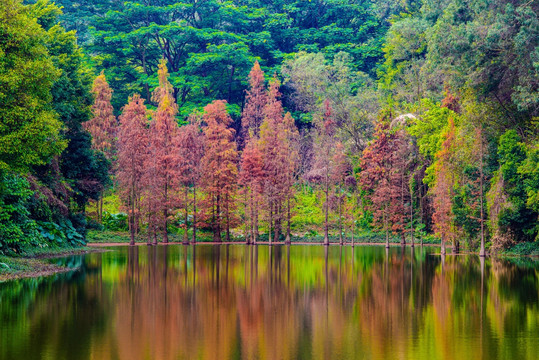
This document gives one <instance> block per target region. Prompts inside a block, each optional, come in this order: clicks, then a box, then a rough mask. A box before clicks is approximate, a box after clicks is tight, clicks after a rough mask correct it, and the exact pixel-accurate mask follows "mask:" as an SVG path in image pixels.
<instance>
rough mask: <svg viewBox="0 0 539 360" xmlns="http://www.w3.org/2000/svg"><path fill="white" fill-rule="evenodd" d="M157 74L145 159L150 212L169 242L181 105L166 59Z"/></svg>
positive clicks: (177, 162)
mask: <svg viewBox="0 0 539 360" xmlns="http://www.w3.org/2000/svg"><path fill="white" fill-rule="evenodd" d="M158 77H159V86H158V87H157V88H156V89H155V91H154V93H153V98H152V99H153V101H155V102H156V103H158V106H157V111H156V112H155V114H154V116H153V119H152V122H151V123H150V139H149V140H150V142H149V156H148V158H147V161H146V166H147V168H148V170H150V171H149V172H148V177H149V179H148V185H149V191H148V193H147V196H148V197H149V199H148V202H149V209H150V213H152V214H153V216H154V217H155V220H156V221H157V222H158V223H160V224H161V230H162V232H163V242H165V243H167V242H168V218H169V215H170V210H171V209H172V208H173V207H174V206H175V204H176V199H175V197H174V194H173V190H174V189H175V187H176V184H177V183H178V164H179V163H180V162H181V160H180V159H179V155H180V152H179V151H178V149H177V145H178V140H177V136H178V123H177V121H176V114H177V113H178V107H177V105H176V102H175V100H174V96H173V95H172V92H173V88H172V85H171V84H170V82H169V81H168V70H167V66H166V63H165V61H164V60H162V61H161V63H160V64H159V70H158ZM152 226H155V225H153V224H152ZM154 243H155V229H154Z"/></svg>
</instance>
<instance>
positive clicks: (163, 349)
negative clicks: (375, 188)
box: [0, 245, 539, 360]
mask: <svg viewBox="0 0 539 360" xmlns="http://www.w3.org/2000/svg"><path fill="white" fill-rule="evenodd" d="M57 261H61V262H63V263H65V264H68V265H69V266H72V267H79V270H77V271H74V272H71V273H65V274H59V275H55V276H52V277H47V278H36V279H25V280H18V281H13V282H8V283H5V284H0V359H395V358H401V359H417V358H428V359H459V360H464V359H505V358H517V359H519V360H520V359H536V358H537V354H539V308H538V306H539V284H538V282H539V266H538V264H537V263H536V262H534V261H524V262H523V261H521V260H518V261H513V262H510V261H508V260H501V259H487V260H483V259H480V258H478V257H476V256H446V257H445V258H441V257H440V256H436V255H434V254H433V253H432V250H431V249H427V248H423V249H422V248H417V249H415V250H414V249H410V248H406V249H404V250H403V249H401V248H391V249H389V250H386V249H385V248H383V247H377V246H366V247H356V248H351V247H337V246H332V247H329V248H325V247H322V246H291V247H286V246H274V247H268V246H258V247H255V246H241V245H221V246H213V245H198V246H196V247H193V246H159V247H134V248H127V247H122V248H116V249H114V251H110V252H105V253H95V254H89V255H86V256H78V257H70V258H65V259H60V260H57Z"/></svg>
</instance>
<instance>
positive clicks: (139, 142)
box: [117, 94, 148, 245]
mask: <svg viewBox="0 0 539 360" xmlns="http://www.w3.org/2000/svg"><path fill="white" fill-rule="evenodd" d="M146 114H147V109H146V106H145V105H144V99H142V98H141V97H140V95H138V94H135V95H133V97H131V98H130V99H129V103H128V104H127V105H126V106H125V107H124V108H123V112H122V115H120V127H119V129H118V152H117V169H118V171H117V181H118V188H119V194H120V197H121V199H122V201H123V203H124V205H125V206H126V208H127V214H128V223H129V233H130V238H131V241H130V245H134V244H135V234H136V232H137V231H138V224H139V216H140V207H141V194H142V179H143V175H144V172H145V169H144V162H145V159H146V155H147V147H148V131H147V120H146Z"/></svg>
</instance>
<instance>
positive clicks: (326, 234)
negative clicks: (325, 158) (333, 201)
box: [324, 175, 329, 245]
mask: <svg viewBox="0 0 539 360" xmlns="http://www.w3.org/2000/svg"><path fill="white" fill-rule="evenodd" d="M325 193H326V203H325V204H324V205H325V219H324V245H329V179H328V176H327V175H326V190H325Z"/></svg>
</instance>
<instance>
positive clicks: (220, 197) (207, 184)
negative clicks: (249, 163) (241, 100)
mask: <svg viewBox="0 0 539 360" xmlns="http://www.w3.org/2000/svg"><path fill="white" fill-rule="evenodd" d="M203 120H204V122H205V123H206V125H207V126H206V127H205V129H204V134H205V138H206V139H205V141H206V150H205V153H204V157H203V158H202V169H203V174H204V177H203V186H204V190H205V191H206V194H207V196H208V199H207V201H206V203H205V204H204V206H205V208H206V210H207V212H210V213H211V221H210V222H211V227H212V229H213V239H214V241H217V242H220V241H221V230H222V227H223V223H224V224H225V226H226V237H227V241H228V240H230V223H231V210H232V209H231V208H232V202H233V198H234V194H235V190H236V181H237V176H238V166H237V161H238V152H237V149H236V143H235V142H234V129H232V128H231V127H230V124H231V123H232V119H231V118H230V116H229V115H228V113H227V111H226V101H223V100H215V101H214V102H212V103H211V104H209V105H207V106H206V107H205V108H204V117H203Z"/></svg>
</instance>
